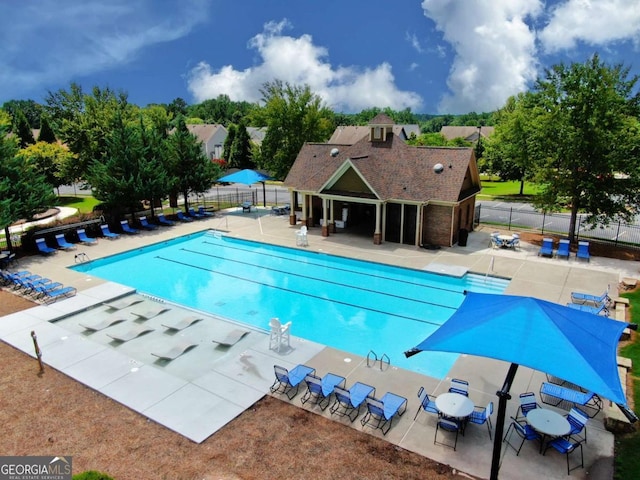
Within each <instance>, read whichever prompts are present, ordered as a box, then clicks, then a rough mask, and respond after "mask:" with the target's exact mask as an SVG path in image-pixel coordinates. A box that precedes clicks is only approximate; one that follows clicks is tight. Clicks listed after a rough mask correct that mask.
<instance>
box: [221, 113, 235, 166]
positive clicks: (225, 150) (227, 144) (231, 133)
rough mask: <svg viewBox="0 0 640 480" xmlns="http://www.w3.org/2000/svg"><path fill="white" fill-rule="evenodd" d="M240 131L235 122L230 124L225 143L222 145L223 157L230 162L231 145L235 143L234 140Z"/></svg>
mask: <svg viewBox="0 0 640 480" xmlns="http://www.w3.org/2000/svg"><path fill="white" fill-rule="evenodd" d="M237 131H238V126H237V125H236V124H234V123H232V124H231V125H229V128H227V138H225V139H224V145H223V146H222V158H224V159H225V160H226V162H227V164H228V163H229V157H230V156H231V146H232V145H233V141H234V140H235V138H236V133H237Z"/></svg>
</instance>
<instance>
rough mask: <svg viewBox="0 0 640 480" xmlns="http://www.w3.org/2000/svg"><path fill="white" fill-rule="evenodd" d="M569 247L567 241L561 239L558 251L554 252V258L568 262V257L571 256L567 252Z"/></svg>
mask: <svg viewBox="0 0 640 480" xmlns="http://www.w3.org/2000/svg"><path fill="white" fill-rule="evenodd" d="M570 246H571V244H570V243H569V240H566V239H564V238H563V239H561V240H560V241H559V243H558V250H556V257H562V258H566V259H567V260H569V255H570V254H571V252H570V251H569V247H570Z"/></svg>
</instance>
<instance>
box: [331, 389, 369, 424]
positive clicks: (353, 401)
mask: <svg viewBox="0 0 640 480" xmlns="http://www.w3.org/2000/svg"><path fill="white" fill-rule="evenodd" d="M375 391H376V389H375V388H374V387H372V386H371V385H367V384H366V383H360V382H356V383H354V384H353V385H352V386H351V388H350V389H349V390H346V389H344V388H342V387H336V388H335V389H334V394H335V396H336V399H335V401H334V402H333V405H331V408H330V409H329V411H330V412H331V414H332V415H333V414H335V415H340V416H344V417H349V420H351V421H352V422H353V421H354V420H355V419H356V418H357V417H358V415H359V414H360V408H361V407H362V405H364V403H365V400H366V399H367V397H373V396H374V395H375Z"/></svg>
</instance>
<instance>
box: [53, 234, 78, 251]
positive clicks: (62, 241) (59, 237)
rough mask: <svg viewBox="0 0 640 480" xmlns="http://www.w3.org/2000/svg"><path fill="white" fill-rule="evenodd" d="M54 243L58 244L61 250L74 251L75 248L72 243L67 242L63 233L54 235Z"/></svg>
mask: <svg viewBox="0 0 640 480" xmlns="http://www.w3.org/2000/svg"><path fill="white" fill-rule="evenodd" d="M56 242H58V246H59V247H60V248H61V249H62V250H75V249H76V248H77V247H76V246H75V245H74V244H73V243H69V242H67V240H66V239H65V238H64V234H63V233H60V234H58V235H56Z"/></svg>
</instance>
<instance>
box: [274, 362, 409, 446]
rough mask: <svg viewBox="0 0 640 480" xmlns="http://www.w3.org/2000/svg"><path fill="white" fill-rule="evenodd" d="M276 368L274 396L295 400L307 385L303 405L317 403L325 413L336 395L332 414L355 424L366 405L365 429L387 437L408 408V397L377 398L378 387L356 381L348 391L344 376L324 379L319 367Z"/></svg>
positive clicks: (386, 394) (330, 376)
mask: <svg viewBox="0 0 640 480" xmlns="http://www.w3.org/2000/svg"><path fill="white" fill-rule="evenodd" d="M273 368H274V371H275V376H276V380H275V382H274V383H273V385H272V386H271V389H270V390H271V393H283V394H285V395H287V397H288V398H289V400H291V399H293V397H295V395H296V394H297V393H298V389H299V388H300V385H301V384H302V383H303V382H304V383H305V384H306V385H307V391H306V392H305V394H304V395H303V396H302V399H301V402H302V403H303V404H305V403H307V402H309V401H313V402H314V403H316V404H318V405H319V406H320V408H321V409H322V410H324V409H326V408H327V407H328V406H329V404H330V403H331V397H332V396H333V398H334V401H333V404H332V405H331V407H330V409H329V411H330V412H331V414H332V415H338V416H343V417H347V418H348V419H349V420H350V421H351V422H354V421H355V419H356V418H357V417H358V415H359V414H360V412H361V410H362V407H363V406H365V405H366V414H365V415H364V416H363V417H362V419H361V421H360V423H361V424H362V426H363V427H365V426H369V427H372V428H375V429H377V428H379V429H380V430H381V431H382V433H383V435H386V434H387V432H388V431H389V429H390V428H391V424H392V422H393V420H394V419H395V418H396V417H400V416H402V415H403V414H404V412H405V411H406V409H407V399H406V398H404V397H402V396H400V395H396V394H395V393H392V392H387V393H385V394H384V395H383V396H382V397H381V398H376V396H375V392H376V389H375V387H373V386H371V385H367V384H365V383H361V382H356V383H354V384H353V385H352V386H351V387H350V388H348V389H347V388H346V386H345V381H346V380H345V378H344V377H341V376H340V375H335V374H333V373H328V374H326V375H325V376H324V377H322V378H320V377H318V376H317V375H316V374H315V373H316V371H315V368H312V367H309V366H307V365H298V366H296V367H295V368H293V369H292V370H291V371H288V370H287V369H286V368H284V367H281V366H279V365H274V366H273Z"/></svg>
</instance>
